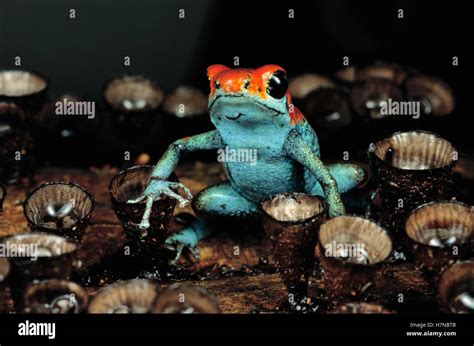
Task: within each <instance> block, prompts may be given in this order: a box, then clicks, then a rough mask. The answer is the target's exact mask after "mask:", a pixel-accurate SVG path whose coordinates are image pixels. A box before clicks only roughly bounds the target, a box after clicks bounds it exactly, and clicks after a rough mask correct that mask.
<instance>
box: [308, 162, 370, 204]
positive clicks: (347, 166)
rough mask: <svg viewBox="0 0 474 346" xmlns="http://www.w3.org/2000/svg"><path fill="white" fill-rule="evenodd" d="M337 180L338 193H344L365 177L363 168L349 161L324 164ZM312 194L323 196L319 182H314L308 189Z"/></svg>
mask: <svg viewBox="0 0 474 346" xmlns="http://www.w3.org/2000/svg"><path fill="white" fill-rule="evenodd" d="M326 167H327V168H328V169H329V172H330V173H331V175H332V176H333V178H334V179H335V180H336V182H337V189H338V190H339V193H345V192H348V191H350V190H352V189H353V188H354V187H356V186H357V185H359V184H360V183H361V182H362V181H363V180H364V179H365V177H366V173H365V170H364V169H363V168H362V167H360V166H357V165H354V164H351V163H335V164H332V165H327V166H326ZM310 193H311V194H312V195H317V196H324V192H323V189H322V187H321V185H320V184H319V183H316V184H314V186H313V188H312V190H311V191H310Z"/></svg>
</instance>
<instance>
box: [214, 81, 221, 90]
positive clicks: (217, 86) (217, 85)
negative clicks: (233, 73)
mask: <svg viewBox="0 0 474 346" xmlns="http://www.w3.org/2000/svg"><path fill="white" fill-rule="evenodd" d="M214 85H215V86H216V89H219V88H220V87H221V85H220V84H219V82H218V81H215V82H214Z"/></svg>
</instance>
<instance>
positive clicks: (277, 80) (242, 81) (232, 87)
mask: <svg viewBox="0 0 474 346" xmlns="http://www.w3.org/2000/svg"><path fill="white" fill-rule="evenodd" d="M207 76H208V78H209V81H210V86H211V92H210V94H209V101H210V102H209V103H210V106H212V105H213V103H214V102H213V101H215V100H216V99H217V98H219V97H220V96H243V97H246V98H248V99H252V100H253V101H255V102H259V103H261V104H262V105H264V106H268V107H269V108H271V109H273V110H275V112H278V113H288V114H289V116H290V117H291V123H292V124H293V125H295V124H296V123H298V122H300V121H302V120H303V119H304V116H303V115H302V114H301V112H300V111H299V110H298V109H297V108H296V107H294V106H293V105H292V103H291V95H290V93H289V92H288V79H287V76H286V72H285V70H284V69H283V68H282V67H280V66H278V65H265V66H262V67H260V68H257V69H245V68H239V69H231V68H229V67H227V66H224V65H211V66H209V68H208V69H207Z"/></svg>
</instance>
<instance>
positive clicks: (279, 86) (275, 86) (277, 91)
mask: <svg viewBox="0 0 474 346" xmlns="http://www.w3.org/2000/svg"><path fill="white" fill-rule="evenodd" d="M287 89H288V79H287V78H286V73H285V72H283V71H281V70H278V71H276V72H275V73H273V75H272V76H271V77H270V79H269V80H268V85H267V93H268V95H270V96H271V97H273V98H275V99H281V98H283V97H284V96H285V95H286V90H287Z"/></svg>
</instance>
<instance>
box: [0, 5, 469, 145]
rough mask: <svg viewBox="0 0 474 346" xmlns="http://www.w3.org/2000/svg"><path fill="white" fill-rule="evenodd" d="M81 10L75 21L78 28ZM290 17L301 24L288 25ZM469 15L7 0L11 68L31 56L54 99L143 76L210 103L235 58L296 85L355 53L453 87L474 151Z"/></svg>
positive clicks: (463, 10) (4, 46)
mask: <svg viewBox="0 0 474 346" xmlns="http://www.w3.org/2000/svg"><path fill="white" fill-rule="evenodd" d="M71 8H74V9H75V10H76V19H69V9H71ZM180 8H183V9H185V11H186V18H185V19H179V18H178V10H179V9H180ZM289 8H292V9H294V10H295V19H288V9H289ZM399 8H401V9H403V10H404V16H405V18H404V19H398V18H397V10H398V9H399ZM469 13H470V12H469V8H468V5H467V2H466V1H460V0H459V1H394V0H384V1H376V2H375V1H334V0H333V1H287V2H283V1H281V2H276V1H268V0H267V1H256V0H254V1H217V0H194V1H193V0H188V1H184V0H176V1H172V0H155V1H151V0H134V1H132V0H122V1H117V0H115V1H113V0H100V1H99V0H82V1H77V0H75V1H61V0H43V1H34V0H16V1H7V0H0V69H12V68H17V67H15V66H14V57H15V56H21V58H22V66H21V68H22V69H28V70H34V71H38V72H41V73H42V74H43V75H45V76H47V77H48V78H49V80H50V90H49V94H50V95H59V94H62V93H65V92H73V93H76V94H80V95H84V96H85V97H87V98H90V99H95V100H97V101H102V98H101V90H102V88H103V86H104V84H105V82H106V81H107V80H110V79H111V78H112V77H114V76H117V75H121V74H124V73H140V74H143V75H145V76H147V77H149V78H151V79H153V80H155V81H156V82H157V83H158V84H159V85H160V86H162V87H163V88H164V89H165V90H166V91H171V90H172V89H173V88H174V87H176V86H177V85H180V84H193V85H196V86H199V87H200V88H202V90H203V91H205V92H206V93H207V92H208V85H207V78H206V74H205V69H206V67H207V66H208V65H210V64H214V63H221V64H226V65H229V66H231V65H232V64H233V58H234V56H238V57H239V58H240V65H241V66H242V67H257V66H260V65H264V64H269V63H272V64H279V65H281V66H283V67H284V68H285V69H286V70H287V72H288V74H289V75H290V77H291V76H294V75H297V74H299V73H303V72H317V73H321V74H326V75H331V74H332V73H333V72H334V71H336V70H337V69H339V68H341V67H342V57H343V56H345V55H347V56H349V58H350V62H351V64H364V63H369V62H372V61H375V60H384V61H393V62H398V63H400V64H402V65H405V66H411V67H414V68H417V69H420V70H422V71H423V72H426V73H429V74H433V75H435V76H439V77H441V78H442V79H444V80H445V81H446V82H447V83H448V84H450V85H451V86H452V87H453V89H454V91H455V93H456V101H457V107H456V113H457V114H458V115H459V114H461V117H460V118H459V119H461V123H460V121H457V122H454V123H453V124H452V126H450V127H449V128H446V129H445V133H443V135H444V136H446V137H448V139H450V140H452V141H453V142H454V143H456V144H457V145H458V146H461V150H463V151H471V147H472V145H470V143H471V141H470V132H471V131H472V126H470V125H468V124H469V121H470V118H471V117H472V115H471V113H472V110H471V102H472V100H471V99H472V97H471V95H470V93H471V89H472V88H471V83H472V77H473V73H472V67H471V66H470V64H471V60H470V57H468V51H469V46H470V45H471V44H472V42H470V39H469V38H468V37H469V36H468V35H469V33H470V32H471V31H472V30H470V29H471V26H472V18H470V15H469ZM124 56H130V57H131V66H128V67H127V66H124V65H123V58H124ZM453 56H458V57H459V64H460V65H459V66H457V67H455V66H453V65H452V57H453ZM464 121H466V123H464ZM316 132H318V130H317V129H316Z"/></svg>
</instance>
